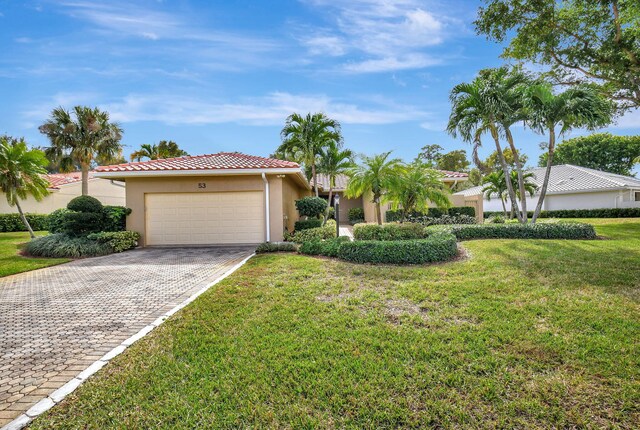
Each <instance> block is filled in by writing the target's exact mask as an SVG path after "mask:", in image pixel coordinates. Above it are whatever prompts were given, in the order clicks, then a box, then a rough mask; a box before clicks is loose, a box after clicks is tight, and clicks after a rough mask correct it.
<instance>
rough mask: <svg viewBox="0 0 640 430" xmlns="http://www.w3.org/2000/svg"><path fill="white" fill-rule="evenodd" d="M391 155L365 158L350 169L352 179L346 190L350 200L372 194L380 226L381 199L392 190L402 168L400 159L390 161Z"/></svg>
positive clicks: (386, 153) (387, 153) (349, 173)
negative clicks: (395, 178) (394, 180)
mask: <svg viewBox="0 0 640 430" xmlns="http://www.w3.org/2000/svg"><path fill="white" fill-rule="evenodd" d="M390 154H391V151H389V152H385V153H383V154H378V155H374V156H372V157H367V156H363V157H362V164H357V165H355V166H354V167H352V168H350V169H349V171H348V175H349V176H350V179H349V183H348V184H347V188H346V190H345V196H346V197H348V198H356V197H360V196H362V195H363V194H366V193H371V195H372V203H374V204H375V206H376V218H377V222H378V224H380V225H381V224H382V210H381V209H380V202H381V199H382V197H383V196H384V195H385V193H387V192H388V191H389V189H390V188H391V186H392V182H393V179H394V177H395V176H396V175H397V174H398V173H399V170H400V168H401V167H402V161H400V159H398V158H393V159H390V160H389V159H388V158H389V155H390Z"/></svg>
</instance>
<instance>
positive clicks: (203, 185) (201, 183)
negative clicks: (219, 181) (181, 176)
mask: <svg viewBox="0 0 640 430" xmlns="http://www.w3.org/2000/svg"><path fill="white" fill-rule="evenodd" d="M198 188H200V189H202V188H207V184H206V183H204V182H198Z"/></svg>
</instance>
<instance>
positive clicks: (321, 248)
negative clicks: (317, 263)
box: [298, 236, 349, 257]
mask: <svg viewBox="0 0 640 430" xmlns="http://www.w3.org/2000/svg"><path fill="white" fill-rule="evenodd" d="M347 242H349V238H348V237H346V236H340V237H335V238H333V239H327V240H312V241H310V242H305V243H303V244H302V245H300V248H299V249H298V252H300V254H306V255H324V256H326V257H337V256H338V253H339V250H340V246H341V245H342V244H343V243H347Z"/></svg>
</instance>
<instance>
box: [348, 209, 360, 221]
mask: <svg viewBox="0 0 640 430" xmlns="http://www.w3.org/2000/svg"><path fill="white" fill-rule="evenodd" d="M347 218H349V222H350V223H351V224H357V223H360V222H363V221H364V209H363V208H351V209H349V212H347Z"/></svg>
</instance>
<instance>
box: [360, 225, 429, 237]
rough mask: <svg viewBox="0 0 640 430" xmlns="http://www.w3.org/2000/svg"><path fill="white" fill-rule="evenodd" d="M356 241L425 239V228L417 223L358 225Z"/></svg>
mask: <svg viewBox="0 0 640 430" xmlns="http://www.w3.org/2000/svg"><path fill="white" fill-rule="evenodd" d="M353 237H354V238H355V239H356V240H409V239H422V238H424V237H425V233H424V226H423V225H421V224H416V223H409V222H405V223H402V224H400V223H386V224H382V225H378V224H358V225H356V226H354V227H353Z"/></svg>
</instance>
